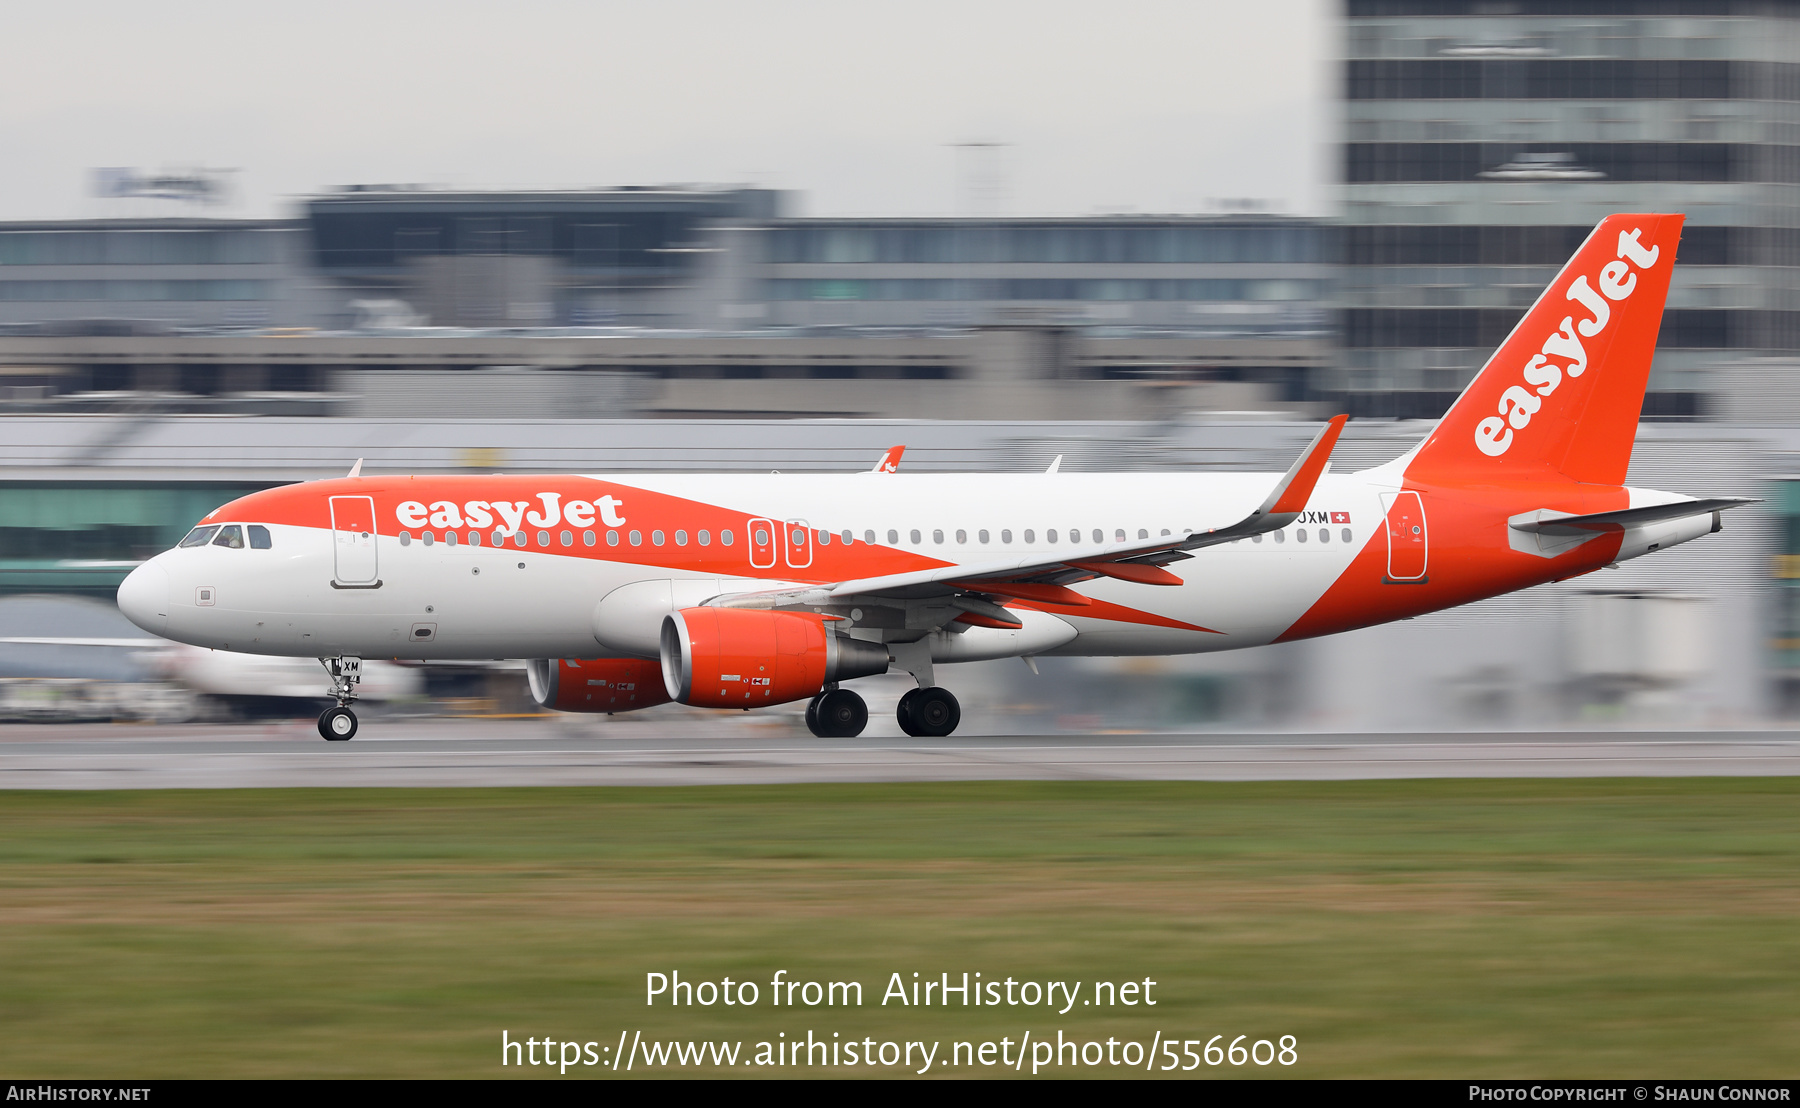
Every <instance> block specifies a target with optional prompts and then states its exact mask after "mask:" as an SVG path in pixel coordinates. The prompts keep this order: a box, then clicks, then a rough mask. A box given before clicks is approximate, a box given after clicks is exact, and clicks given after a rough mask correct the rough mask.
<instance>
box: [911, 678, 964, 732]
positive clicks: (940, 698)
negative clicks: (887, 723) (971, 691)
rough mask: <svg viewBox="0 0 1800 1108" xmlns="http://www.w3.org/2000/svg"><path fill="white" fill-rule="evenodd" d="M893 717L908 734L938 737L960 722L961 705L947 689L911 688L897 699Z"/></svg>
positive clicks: (953, 728)
mask: <svg viewBox="0 0 1800 1108" xmlns="http://www.w3.org/2000/svg"><path fill="white" fill-rule="evenodd" d="M894 717H895V718H896V719H898V720H899V721H900V730H902V731H904V732H906V733H907V734H908V735H913V736H916V737H919V738H933V739H941V738H943V737H944V736H946V735H948V734H950V733H951V732H952V731H955V730H956V725H957V724H959V723H961V722H962V705H960V704H958V703H957V702H956V697H955V696H953V695H951V692H950V690H949V689H940V688H937V687H935V686H934V687H932V688H928V689H913V690H912V691H911V692H909V693H907V694H906V695H905V696H903V697H901V698H900V704H899V706H898V707H896V708H895V709H894Z"/></svg>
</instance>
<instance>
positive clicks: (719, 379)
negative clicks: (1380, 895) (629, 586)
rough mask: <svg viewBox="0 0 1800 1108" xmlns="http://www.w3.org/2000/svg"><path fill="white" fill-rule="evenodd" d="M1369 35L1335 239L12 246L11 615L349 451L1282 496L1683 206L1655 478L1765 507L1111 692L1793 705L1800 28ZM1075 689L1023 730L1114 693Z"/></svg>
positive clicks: (1722, 4)
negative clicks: (1619, 220)
mask: <svg viewBox="0 0 1800 1108" xmlns="http://www.w3.org/2000/svg"><path fill="white" fill-rule="evenodd" d="M1339 22H1340V26H1339V31H1340V42H1341V46H1342V50H1343V58H1342V71H1341V81H1340V82H1339V84H1338V86H1337V87H1338V88H1339V90H1340V96H1339V100H1338V103H1337V105H1336V106H1337V109H1338V112H1339V117H1340V125H1341V128H1342V130H1341V135H1340V138H1341V148H1340V149H1341V157H1340V158H1339V159H1338V161H1337V165H1338V168H1339V173H1340V182H1341V183H1340V189H1339V199H1340V203H1339V211H1338V214H1337V215H1336V216H1335V217H1331V218H1307V217H1296V216H1283V215H1277V214H1274V212H1273V210H1272V209H1271V208H1268V207H1265V206H1261V205H1258V204H1256V203H1254V202H1239V203H1237V204H1235V205H1228V206H1226V209H1227V210H1224V211H1221V212H1219V213H1217V214H1211V215H1166V216H1157V215H1107V216H1090V217H1080V218H1054V219H1052V218H1000V217H981V218H955V219H914V218H905V219H901V218H868V219H841V218H809V217H806V216H804V215H802V214H800V213H799V211H798V208H799V203H798V199H797V197H795V196H793V195H792V194H786V193H781V192H777V191H771V190H762V189H744V188H734V187H697V186H684V187H644V188H612V189H592V190H578V191H562V192H531V191H521V192H458V191H448V190H439V189H429V188H415V187H401V186H351V187H347V188H343V189H340V190H337V191H334V192H331V193H328V194H325V195H319V196H316V197H312V198H310V199H307V200H305V201H304V202H303V203H302V204H301V205H299V207H298V209H297V210H296V212H295V213H294V216H293V218H289V219H280V220H234V219H218V218H197V217H188V218H156V219H143V218H140V219H129V220H127V219H94V220H83V221H64V222H54V223H29V224H27V223H10V224H4V223H0V591H15V592H16V591H43V590H46V589H48V590H59V591H74V592H86V593H88V594H89V595H96V596H98V595H106V594H108V593H109V592H110V590H111V588H113V587H114V586H116V583H117V581H118V580H119V579H120V578H121V577H122V575H123V573H124V571H125V569H126V568H127V567H128V566H129V564H130V563H131V562H132V561H134V560H135V559H138V558H142V557H144V556H146V555H147V554H148V553H150V552H153V551H154V550H157V549H160V548H161V547H164V546H166V545H168V544H169V543H171V542H172V541H173V540H174V539H175V538H177V537H178V536H179V535H180V534H181V532H182V531H183V530H184V529H185V528H186V527H187V526H188V524H189V522H190V521H191V520H192V519H194V518H196V517H197V516H199V515H201V514H203V513H204V512H205V511H207V510H210V508H211V507H212V506H214V505H215V504H217V503H218V502H220V501H221V500H223V499H226V498H227V497H229V496H231V495H234V494H236V493H237V492H240V491H242V490H244V489H247V488H253V487H262V486H265V485H268V484H272V483H276V482H280V481H287V480H295V479H301V478H310V477H318V476H326V475H332V474H336V473H340V472H342V471H343V468H344V467H345V466H347V465H348V463H349V461H351V460H353V459H354V458H356V457H366V458H368V459H369V461H368V463H367V464H368V466H369V468H370V470H371V471H384V470H385V471H388V472H392V471H395V470H398V469H417V470H435V471H445V470H456V469H478V470H488V469H494V468H512V469H575V470H590V471H599V470H613V471H631V470H637V471H644V470H653V469H663V468H687V469H706V468H724V469H764V468H769V469H803V468H866V466H867V465H868V464H870V463H872V462H873V459H874V456H875V452H878V451H879V450H880V449H882V448H884V447H886V446H888V445H891V444H892V443H894V442H905V443H907V444H908V446H909V451H908V454H907V457H906V466H907V467H908V468H926V469H940V470H942V469H956V468H969V469H975V468H978V469H1023V468H1031V467H1039V468H1041V467H1042V466H1043V465H1044V464H1046V463H1047V462H1048V460H1049V459H1050V458H1051V457H1054V456H1055V455H1057V454H1062V455H1065V463H1064V465H1065V468H1089V469H1109V468H1112V469H1130V468H1146V467H1150V468H1157V467H1188V468H1194V467H1214V468H1239V469H1243V468H1264V469H1280V468H1283V467H1284V466H1285V464H1286V462H1287V460H1288V459H1289V458H1290V457H1291V456H1292V453H1293V452H1294V451H1296V450H1297V449H1298V448H1299V447H1300V445H1301V444H1302V443H1303V442H1304V441H1305V439H1306V437H1307V436H1308V435H1309V433H1310V426H1309V425H1308V424H1307V423H1306V421H1307V420H1311V419H1316V418H1318V417H1320V416H1323V415H1326V414H1329V413H1331V412H1336V411H1349V412H1351V413H1352V414H1353V415H1355V416H1356V417H1358V418H1357V419H1356V421H1354V422H1353V423H1352V424H1351V433H1350V434H1349V435H1348V436H1347V438H1346V441H1345V443H1344V444H1343V446H1342V447H1340V450H1339V455H1338V459H1337V464H1338V465H1339V466H1340V467H1357V466H1362V465H1371V464H1377V463H1379V462H1382V461H1386V460H1388V459H1389V458H1391V457H1394V456H1396V455H1398V454H1399V453H1400V452H1401V451H1402V450H1404V449H1405V448H1406V447H1407V446H1408V445H1410V443H1411V442H1413V441H1416V439H1417V438H1418V437H1419V436H1420V435H1421V434H1422V433H1423V429H1424V426H1425V423H1424V421H1427V420H1430V419H1433V418H1435V417H1437V416H1438V415H1441V414H1442V412H1443V411H1444V409H1445V407H1446V406H1447V405H1448V404H1449V403H1450V401H1451V400H1452V399H1453V398H1454V397H1455V395H1456V394H1457V392H1458V391H1459V390H1460V389H1461V388H1462V387H1463V385H1465V384H1466V383H1467V381H1468V380H1469V379H1470V377H1471V376H1472V375H1473V374H1474V372H1475V371H1476V370H1477V369H1478V368H1479V367H1480V365H1481V363H1482V361H1483V359H1484V358H1485V357H1486V356H1487V355H1488V354H1489V353H1490V352H1491V351H1492V349H1493V348H1494V347H1495V346H1496V345H1497V344H1498V343H1499V342H1500V341H1501V339H1502V338H1503V337H1504V336H1505V334H1506V333H1507V331H1508V330H1509V329H1510V328H1511V327H1512V325H1513V324H1514V322H1516V320H1517V319H1518V318H1519V316H1520V315H1521V314H1522V313H1523V311H1524V310H1525V309H1526V308H1527V307H1528V306H1529V304H1530V302H1531V301H1532V300H1533V299H1534V298H1535V297H1536V296H1537V294H1538V293H1539V291H1541V289H1542V288H1543V286H1544V285H1545V284H1546V283H1547V282H1548V281H1549V280H1550V279H1551V277H1552V276H1553V275H1554V273H1555V271H1556V269H1557V268H1558V267H1559V266H1560V265H1561V264H1562V262H1563V261H1564V260H1566V258H1567V257H1568V255H1569V254H1570V253H1571V252H1572V251H1573V250H1574V248H1575V247H1576V245H1577V244H1578V243H1579V242H1580V241H1581V239H1582V237H1583V236H1584V235H1585V234H1586V233H1587V231H1588V229H1589V228H1591V227H1592V225H1593V224H1594V223H1595V222H1596V221H1597V220H1598V219H1599V218H1600V217H1601V216H1602V215H1604V214H1606V213H1608V212H1611V211H1619V210H1680V211H1684V212H1686V213H1687V214H1688V217H1689V218H1688V229H1687V232H1686V236H1685V238H1684V241H1683V243H1682V247H1681V254H1680V261H1681V265H1680V266H1679V267H1678V269H1677V271H1676V277H1675V283H1674V287H1673V290H1672V292H1671V295H1670V300H1669V310H1668V312H1667V314H1666V317H1665V322H1664V327H1663V332H1662V339H1661V344H1660V348H1659V350H1658V353H1657V360H1656V363H1655V369H1654V372H1653V375H1652V381H1651V392H1650V395H1649V397H1648V399H1647V401H1646V405H1645V415H1646V417H1648V418H1647V422H1646V423H1645V425H1644V430H1643V433H1642V434H1641V436H1640V442H1639V447H1638V451H1637V455H1636V462H1635V466H1634V472H1633V480H1634V481H1636V482H1638V483H1642V484H1649V485H1653V486H1656V487H1661V488H1669V489H1674V490H1678V491H1683V492H1690V493H1694V494H1700V495H1704V494H1736V495H1753V496H1760V497H1762V498H1763V499H1764V501H1765V504H1764V506H1763V507H1762V508H1759V509H1755V510H1751V511H1743V512H1737V513H1733V514H1732V517H1731V519H1730V520H1729V521H1728V522H1729V523H1730V525H1731V526H1730V527H1728V529H1727V531H1726V532H1725V533H1724V534H1721V535H1718V536H1714V537H1712V538H1711V539H1709V540H1707V541H1706V542H1705V543H1699V544H1695V546H1693V547H1691V548H1685V549H1684V550H1683V551H1679V552H1674V553H1672V554H1671V555H1670V556H1669V557H1668V558H1666V559H1664V560H1663V561H1662V562H1660V563H1659V562H1658V560H1657V559H1655V558H1650V559H1643V560H1641V561H1640V562H1637V563H1633V564H1632V565H1631V566H1628V567H1626V568H1625V569H1622V570H1620V571H1617V572H1615V573H1609V574H1602V575H1597V576H1601V577H1605V578H1607V579H1606V580H1604V581H1601V580H1595V579H1592V578H1590V579H1585V580H1583V581H1577V582H1569V583H1565V584H1563V585H1557V586H1550V587H1546V588H1543V589H1538V590H1533V591H1532V592H1531V593H1529V594H1526V595H1524V596H1522V597H1517V598H1510V599H1501V600H1497V601H1492V602H1488V603H1487V604H1484V605H1480V606H1476V607H1474V608H1470V609H1465V610H1463V611H1462V612H1460V613H1451V614H1446V615H1444V616H1440V617H1432V618H1431V619H1427V620H1419V621H1413V622H1410V623H1407V624H1404V625H1401V629H1400V630H1396V629H1394V628H1387V629H1373V630H1370V631H1366V632H1358V633H1356V634H1354V635H1351V636H1344V637H1340V638H1338V639H1335V640H1324V641H1321V642H1318V643H1301V644H1292V646H1290V647H1282V648H1279V649H1270V650H1265V651H1251V652H1246V653H1245V654H1242V655H1221V656H1216V657H1213V658H1209V659H1202V660H1198V661H1185V662H1184V661H1177V662H1170V663H1153V662H1133V663H1130V664H1129V665H1124V666H1114V667H1113V668H1110V669H1106V668H1104V667H1102V668H1101V669H1100V670H1096V672H1097V673H1100V674H1101V676H1103V677H1104V680H1103V681H1098V679H1097V683H1095V684H1093V685H1091V686H1090V687H1091V689H1094V690H1101V691H1096V692H1094V693H1093V696H1094V697H1096V698H1098V701H1104V702H1106V703H1108V704H1110V705H1111V707H1110V708H1109V709H1108V711H1110V712H1113V713H1116V712H1117V711H1118V710H1120V708H1119V706H1120V705H1121V704H1129V705H1131V709H1130V710H1131V711H1133V712H1136V713H1138V714H1139V715H1140V716H1142V717H1143V718H1142V719H1137V718H1135V717H1134V719H1133V720H1132V721H1128V722H1140V723H1143V724H1145V725H1158V724H1161V723H1170V722H1191V721H1193V720H1196V719H1218V720H1225V721H1235V722H1246V721H1248V722H1267V723H1277V724H1281V723H1289V724H1301V725H1306V726H1317V727H1331V726H1343V727H1363V726H1409V725H1418V726H1428V725H1439V724H1442V723H1444V722H1456V721H1460V722H1465V723H1466V722H1475V723H1493V724H1496V725H1506V724H1518V723H1543V722H1553V721H1557V720H1566V719H1569V718H1578V717H1582V716H1584V715H1593V714H1595V713H1598V714H1599V716H1600V717H1601V718H1605V717H1606V714H1607V713H1609V712H1611V713H1620V712H1623V713H1626V714H1630V713H1632V712H1635V713H1637V714H1638V715H1640V716H1641V715H1643V714H1644V713H1650V714H1652V715H1654V716H1655V717H1656V718H1661V719H1668V720H1673V721H1686V722H1697V721H1720V720H1740V721H1741V720H1750V719H1756V718H1761V717H1763V716H1766V715H1768V714H1770V713H1772V712H1775V711H1778V710H1783V709H1784V708H1788V707H1794V706H1800V588H1791V587H1790V586H1800V481H1790V480H1789V478H1791V477H1797V476H1800V376H1797V375H1800V353H1797V352H1800V0H1556V2H1551V0H1346V3H1345V4H1344V5H1343V6H1342V7H1341V8H1340V9H1339ZM927 421H957V422H954V423H940V422H927ZM1698 567H1704V573H1702V574H1699V575H1698V576H1696V573H1695V570H1696V569H1697V568H1698ZM1096 665H1100V664H1099V663H1096ZM1159 666H1163V667H1167V668H1157V667H1159ZM1134 667H1135V668H1134ZM1146 667H1147V668H1146ZM1008 672H1010V670H1009V671H1008ZM1133 682H1136V683H1137V684H1136V685H1133V684H1132V683H1133ZM1053 684H1055V686H1056V688H1055V690H1054V692H1053V693H1045V692H1043V691H1042V689H1041V688H1040V691H1039V692H1038V693H1036V694H1032V695H1037V696H1039V697H1040V698H1041V697H1043V696H1051V697H1052V698H1054V697H1076V698H1077V700H1079V696H1080V695H1081V693H1080V690H1081V689H1082V688H1083V687H1084V686H1083V684H1082V682H1081V681H1078V680H1069V681H1063V682H1055V683H1053ZM1127 686H1129V687H1131V688H1132V690H1133V691H1132V693H1131V695H1130V696H1118V695H1116V692H1117V690H1118V689H1119V688H1121V687H1127ZM1105 690H1111V691H1110V692H1107V691H1105ZM1088 706H1091V703H1090V702H1088V701H1080V702H1077V701H1071V702H1070V703H1068V704H1064V705H1063V706H1062V708H1063V709H1064V710H1063V711H1062V714H1063V715H1064V716H1067V717H1068V718H1070V719H1074V720H1083V719H1085V718H1086V716H1085V714H1084V713H1085V712H1086V710H1087V707H1088ZM1103 718H1104V719H1112V718H1114V717H1113V715H1103V716H1096V717H1095V719H1096V721H1099V720H1101V719H1103Z"/></svg>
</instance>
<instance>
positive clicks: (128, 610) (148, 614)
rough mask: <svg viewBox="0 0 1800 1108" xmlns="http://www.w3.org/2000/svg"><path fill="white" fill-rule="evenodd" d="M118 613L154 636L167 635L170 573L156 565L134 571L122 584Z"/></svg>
mask: <svg viewBox="0 0 1800 1108" xmlns="http://www.w3.org/2000/svg"><path fill="white" fill-rule="evenodd" d="M119 611H121V612H123V613H125V618H126V619H128V620H130V621H131V622H133V623H135V624H137V625H138V626H139V627H141V628H143V629H144V630H146V631H148V632H150V633H151V634H152V635H161V634H163V633H164V632H166V631H167V630H168V627H169V571H168V570H166V569H164V568H163V567H161V566H159V565H157V564H156V563H155V562H154V561H150V562H145V563H144V564H143V565H141V566H139V567H137V568H136V569H134V570H132V571H131V574H130V576H128V577H126V578H125V580H124V581H123V582H121V583H120V584H119Z"/></svg>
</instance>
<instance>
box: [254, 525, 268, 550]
mask: <svg viewBox="0 0 1800 1108" xmlns="http://www.w3.org/2000/svg"><path fill="white" fill-rule="evenodd" d="M249 531H250V549H252V550H267V549H269V547H270V546H271V545H272V544H271V543H270V541H269V529H268V528H267V527H264V526H263V525H262V524H260V523H252V524H251V525H250V527H249Z"/></svg>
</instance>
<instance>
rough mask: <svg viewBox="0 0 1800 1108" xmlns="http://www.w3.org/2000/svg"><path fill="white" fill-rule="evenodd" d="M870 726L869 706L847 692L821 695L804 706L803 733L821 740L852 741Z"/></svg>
mask: <svg viewBox="0 0 1800 1108" xmlns="http://www.w3.org/2000/svg"><path fill="white" fill-rule="evenodd" d="M868 725H869V706H868V705H867V704H865V703H864V702H863V698H862V697H860V696H858V695H856V694H855V693H853V692H851V691H850V690H849V689H831V690H829V691H827V692H822V693H820V694H819V695H818V696H815V697H813V698H812V700H811V701H810V702H809V703H808V704H807V705H806V729H807V730H808V731H811V732H812V733H813V734H815V735H817V736H818V737H819V738H821V739H853V738H855V737H856V736H858V735H860V734H862V730H863V728H864V727H867V726H868Z"/></svg>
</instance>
